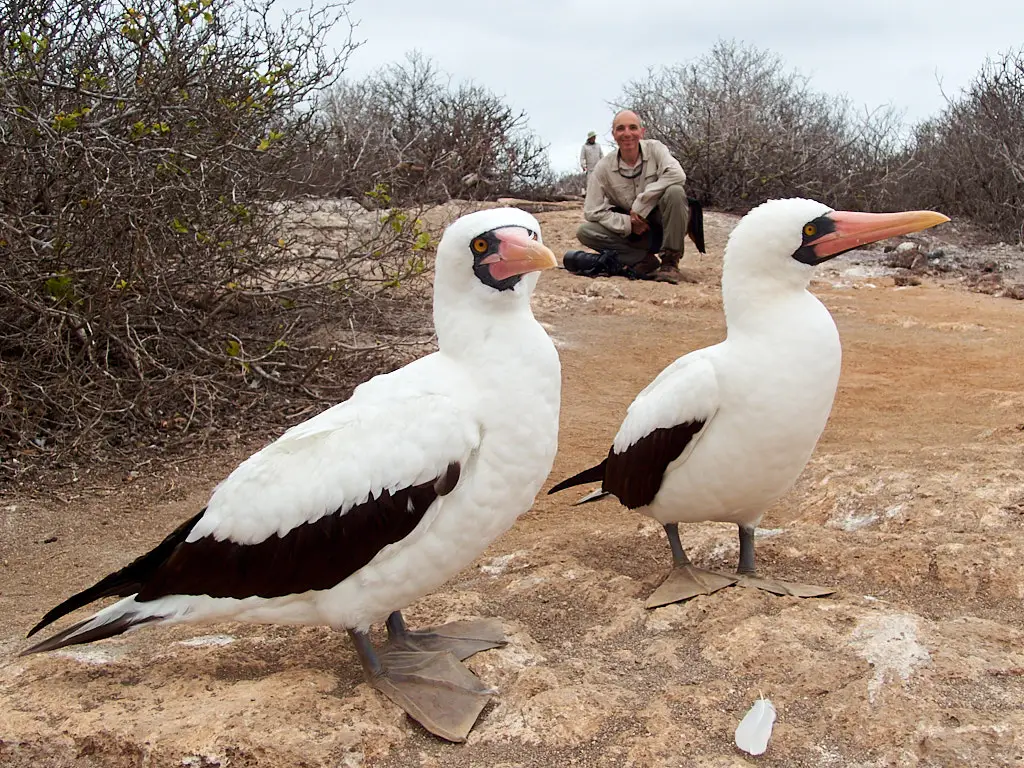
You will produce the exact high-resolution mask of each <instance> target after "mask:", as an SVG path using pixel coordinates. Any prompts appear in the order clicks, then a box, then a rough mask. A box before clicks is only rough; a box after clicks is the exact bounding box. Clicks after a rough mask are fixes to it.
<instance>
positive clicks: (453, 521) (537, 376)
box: [318, 318, 561, 627]
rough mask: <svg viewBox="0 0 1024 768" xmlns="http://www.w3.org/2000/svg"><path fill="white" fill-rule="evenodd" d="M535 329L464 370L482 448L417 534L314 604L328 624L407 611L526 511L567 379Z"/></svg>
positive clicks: (549, 449) (552, 446)
mask: <svg viewBox="0 0 1024 768" xmlns="http://www.w3.org/2000/svg"><path fill="white" fill-rule="evenodd" d="M531 321H532V318H531ZM532 325H533V327H529V328H526V329H525V330H524V332H523V334H522V336H521V337H520V338H519V339H518V341H517V343H516V344H514V345H512V346H507V345H503V344H496V345H495V346H494V347H492V348H490V350H489V354H490V355H492V359H491V360H488V361H483V360H481V361H479V364H477V365H470V366H466V369H465V371H466V376H467V387H466V389H467V397H471V398H472V401H473V410H474V411H475V413H476V415H477V418H478V419H479V422H480V424H481V432H482V439H481V442H480V446H479V449H478V450H477V451H476V453H475V454H474V455H473V456H472V457H471V459H470V460H469V461H468V462H467V464H466V465H465V466H464V467H463V468H462V475H461V478H460V480H459V483H458V485H457V486H456V488H455V490H454V491H452V492H451V493H450V494H448V495H447V496H444V497H441V498H440V499H438V501H437V502H435V504H434V505H433V507H432V508H431V510H430V511H429V512H428V513H427V515H426V517H425V518H424V520H423V522H422V523H421V524H420V525H419V526H418V527H417V529H416V530H415V531H414V532H413V533H412V534H411V535H409V536H408V537H406V538H405V539H403V540H402V541H400V542H397V543H395V544H392V545H390V546H388V547H386V548H385V549H383V550H381V552H380V553H379V554H378V555H377V556H376V557H375V558H374V559H373V560H372V561H371V562H370V563H369V564H368V565H366V566H365V567H363V568H362V569H360V570H359V571H358V572H356V573H355V574H353V576H352V577H350V578H348V579H346V580H345V581H344V582H342V583H341V584H339V585H338V586H337V587H335V588H334V589H331V590H329V591H328V592H326V593H324V594H323V595H322V596H321V597H320V598H319V599H318V606H319V610H320V611H321V613H322V614H323V615H324V616H325V617H327V618H328V619H329V623H332V624H334V625H335V626H350V627H351V626H355V627H366V626H368V625H369V624H370V623H372V622H374V621H379V620H381V619H383V618H384V617H386V615H387V613H389V612H390V611H392V610H395V609H398V608H401V607H403V606H405V605H408V604H409V603H410V602H412V601H413V600H416V599H418V598H419V597H421V596H422V595H424V594H427V593H429V592H430V591H432V590H434V589H436V588H437V587H439V586H440V585H442V584H443V583H444V582H446V581H447V580H448V579H450V578H452V577H453V576H454V575H456V574H457V573H459V572H460V571H461V570H463V569H464V568H466V567H467V566H468V565H470V564H471V563H472V562H473V560H475V559H476V558H477V557H478V556H479V555H480V554H481V553H482V552H483V551H484V550H485V549H486V548H487V547H488V546H489V545H490V544H491V543H492V542H493V541H494V540H495V539H496V538H497V537H498V536H500V535H501V534H502V533H504V532H505V531H506V530H508V529H509V528H510V527H511V526H512V524H513V523H514V522H515V521H516V518H518V517H519V515H521V514H523V513H524V512H526V511H527V510H529V508H530V506H531V505H532V504H533V501H534V498H535V497H536V495H537V492H538V491H539V490H540V488H541V485H542V484H543V483H544V480H545V479H546V478H547V476H548V474H549V473H550V472H551V467H552V464H553V462H554V457H555V451H556V449H557V444H558V414H559V404H560V382H561V367H560V364H559V360H558V355H557V352H556V351H555V348H554V345H553V344H552V343H551V340H550V338H549V337H548V336H547V334H546V333H544V331H543V329H542V328H541V327H540V326H539V325H538V324H536V323H535V322H532Z"/></svg>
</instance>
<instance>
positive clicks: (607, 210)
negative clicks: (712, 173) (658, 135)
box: [583, 139, 686, 236]
mask: <svg viewBox="0 0 1024 768" xmlns="http://www.w3.org/2000/svg"><path fill="white" fill-rule="evenodd" d="M640 154H641V157H642V160H641V162H642V164H643V170H642V171H641V172H640V173H639V174H638V175H637V177H636V178H634V179H627V178H626V177H624V176H622V175H621V174H620V173H619V172H618V167H619V152H618V150H616V151H615V152H609V153H608V154H607V155H605V156H604V157H602V158H601V161H600V162H599V163H598V164H597V167H596V168H594V171H593V173H591V174H590V180H589V182H588V183H587V198H586V200H585V201H584V203H583V217H584V218H585V219H586V220H587V221H592V222H594V223H595V224H600V225H601V226H603V227H604V228H605V229H608V230H610V231H612V232H615V233H617V234H620V235H623V236H627V235H629V233H630V232H632V226H631V224H630V221H629V215H628V214H625V213H615V212H614V211H613V210H611V209H612V207H613V206H617V207H619V208H625V209H626V210H627V211H635V212H636V213H638V214H640V215H641V216H643V217H645V218H646V217H647V215H648V214H649V213H650V212H651V211H653V210H654V206H656V205H657V204H658V201H659V200H660V199H661V193H662V192H664V191H665V189H666V188H668V187H670V186H672V185H673V184H685V183H686V173H685V172H684V171H683V167H682V166H681V165H680V164H679V161H678V160H676V159H675V158H674V157H672V154H671V153H670V152H669V151H668V147H666V146H665V145H664V144H662V143H661V142H660V141H657V140H656V139H641V140H640Z"/></svg>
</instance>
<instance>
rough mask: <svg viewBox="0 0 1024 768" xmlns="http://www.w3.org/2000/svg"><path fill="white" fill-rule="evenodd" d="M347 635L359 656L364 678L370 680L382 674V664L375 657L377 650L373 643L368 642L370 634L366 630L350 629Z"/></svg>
mask: <svg viewBox="0 0 1024 768" xmlns="http://www.w3.org/2000/svg"><path fill="white" fill-rule="evenodd" d="M348 636H349V637H351V638H352V645H353V646H354V647H355V649H356V654H357V655H358V656H359V663H360V664H362V665H363V672H364V673H365V674H366V679H367V680H368V681H372V680H373V679H374V678H376V677H380V676H382V675H383V674H384V665H383V664H381V663H380V659H378V658H377V651H375V650H374V648H373V643H371V642H370V636H369V635H368V634H367V633H366V632H360V631H359V630H356V629H350V630H349V631H348Z"/></svg>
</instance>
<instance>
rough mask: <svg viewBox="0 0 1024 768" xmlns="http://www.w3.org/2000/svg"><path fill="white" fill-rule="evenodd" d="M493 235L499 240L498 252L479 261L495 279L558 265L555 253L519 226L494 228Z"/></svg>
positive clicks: (503, 278)
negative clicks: (532, 238)
mask: <svg viewBox="0 0 1024 768" xmlns="http://www.w3.org/2000/svg"><path fill="white" fill-rule="evenodd" d="M494 235H495V237H497V238H498V240H499V241H500V242H499V244H498V252H497V253H494V254H491V255H490V256H488V257H487V258H486V259H482V260H481V261H480V263H481V264H486V265H487V268H488V270H489V271H490V273H491V276H492V277H493V278H494V279H495V280H505V279H507V278H509V277H513V276H515V275H525V274H526V273H527V272H539V271H540V270H542V269H551V268H552V267H557V266H558V260H557V259H555V254H553V253H552V252H551V249H549V248H548V247H547V246H545V245H544V244H543V243H540V242H538V241H536V240H531V239H530V237H529V236H528V235H527V234H526V232H525V231H523V230H522V229H520V228H519V227H504V228H502V229H498V230H495V232H494Z"/></svg>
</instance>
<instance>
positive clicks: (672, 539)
mask: <svg viewBox="0 0 1024 768" xmlns="http://www.w3.org/2000/svg"><path fill="white" fill-rule="evenodd" d="M665 535H667V536H668V543H669V546H670V547H672V563H673V564H674V565H675V567H676V568H682V567H683V566H684V565H689V564H690V558H688V557H687V556H686V550H685V549H683V543H682V542H681V541H679V523H666V524H665Z"/></svg>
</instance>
